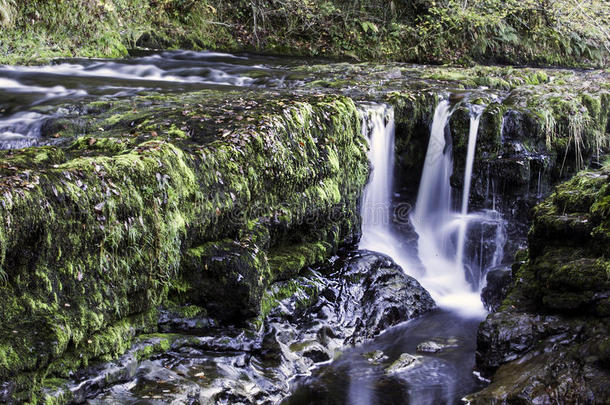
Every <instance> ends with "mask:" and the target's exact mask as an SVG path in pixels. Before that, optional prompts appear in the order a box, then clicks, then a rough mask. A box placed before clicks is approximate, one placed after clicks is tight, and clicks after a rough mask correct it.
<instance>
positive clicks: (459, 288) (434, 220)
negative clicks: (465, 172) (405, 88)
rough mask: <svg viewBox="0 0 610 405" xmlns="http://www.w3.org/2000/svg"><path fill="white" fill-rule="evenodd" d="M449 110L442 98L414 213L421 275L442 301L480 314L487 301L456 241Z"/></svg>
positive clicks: (444, 303)
mask: <svg viewBox="0 0 610 405" xmlns="http://www.w3.org/2000/svg"><path fill="white" fill-rule="evenodd" d="M450 116H451V107H450V105H449V102H447V101H441V102H440V103H439V105H438V106H437V107H436V111H435V112H434V118H433V121H432V128H431V131H430V140H429V142H428V150H427V152H426V160H425V162H424V170H423V173H422V177H421V180H420V184H419V191H418V194H417V204H416V206H415V212H414V213H413V215H412V222H413V226H414V228H415V231H416V232H417V234H418V236H419V240H418V252H419V259H420V260H421V262H422V264H423V266H424V269H425V274H424V275H423V277H421V278H420V279H419V281H420V283H421V284H422V285H423V286H424V287H425V288H426V289H427V290H428V291H429V292H430V294H431V295H432V297H433V298H434V299H435V300H436V302H437V303H438V304H439V306H442V307H448V308H451V309H456V310H458V311H460V312H461V313H464V314H472V313H474V314H477V315H478V314H481V313H482V311H483V305H482V303H481V300H480V298H479V294H478V291H475V290H473V288H472V287H471V285H470V284H469V283H468V281H467V280H466V277H465V273H464V270H463V266H462V263H461V262H459V264H458V262H457V260H456V256H457V254H456V252H457V251H456V247H455V244H454V243H453V241H454V239H455V234H456V232H458V231H459V228H460V223H461V221H459V218H456V215H455V213H454V212H452V209H451V207H452V203H451V185H450V181H449V180H450V177H451V172H452V170H453V159H452V146H451V142H450V141H449V142H448V141H447V140H450V136H449V134H448V133H447V131H448V128H447V123H448V122H449V117H450ZM472 123H473V121H471V124H472ZM477 123H478V122H477ZM474 131H476V129H473V128H472V125H471V132H474ZM475 141H476V140H475ZM473 148H474V146H473ZM466 208H467V207H466Z"/></svg>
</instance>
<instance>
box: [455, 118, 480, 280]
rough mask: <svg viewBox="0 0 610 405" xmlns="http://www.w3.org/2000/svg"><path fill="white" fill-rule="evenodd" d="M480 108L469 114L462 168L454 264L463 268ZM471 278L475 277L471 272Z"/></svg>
mask: <svg viewBox="0 0 610 405" xmlns="http://www.w3.org/2000/svg"><path fill="white" fill-rule="evenodd" d="M482 112H483V111H482V110H481V109H476V110H474V111H473V112H472V113H471V114H470V130H469V132H468V153H467V155H466V167H465V168H464V188H463V190H462V210H461V216H460V227H459V230H458V240H457V252H456V255H455V264H456V266H457V267H458V268H460V267H461V268H462V272H464V271H465V269H464V242H465V239H466V228H467V227H468V199H469V198H470V184H471V182H472V166H473V164H474V155H475V152H476V146H477V135H478V133H479V122H480V120H481V114H482ZM471 279H475V276H474V274H471Z"/></svg>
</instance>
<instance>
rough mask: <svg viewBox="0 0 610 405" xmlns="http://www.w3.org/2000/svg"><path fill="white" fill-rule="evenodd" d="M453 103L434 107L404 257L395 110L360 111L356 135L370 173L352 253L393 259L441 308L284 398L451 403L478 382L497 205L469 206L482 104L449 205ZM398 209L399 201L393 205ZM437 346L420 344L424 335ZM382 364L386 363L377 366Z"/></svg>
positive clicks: (498, 246) (499, 230)
mask: <svg viewBox="0 0 610 405" xmlns="http://www.w3.org/2000/svg"><path fill="white" fill-rule="evenodd" d="M454 107H455V106H451V105H450V103H449V102H448V101H442V102H440V103H439V105H438V106H437V108H436V111H435V113H434V118H433V122H432V126H431V131H430V140H429V144H428V150H427V153H426V159H425V163H424V169H423V172H422V177H421V181H420V187H419V192H418V195H417V203H416V206H415V210H414V211H413V212H412V213H411V218H410V219H411V222H412V225H413V228H414V230H415V232H416V233H417V235H418V242H417V252H418V253H417V257H410V253H409V252H410V250H409V249H407V248H406V246H405V243H406V242H405V241H406V240H407V238H405V235H401V233H400V232H399V231H397V230H396V229H395V226H394V223H393V220H396V219H397V218H401V217H402V216H401V215H396V212H394V213H392V209H391V207H396V206H397V205H395V204H392V198H393V178H392V174H393V171H394V130H395V128H394V123H393V111H392V109H391V108H389V107H387V106H384V105H372V106H371V105H368V106H364V107H363V117H364V118H363V131H364V133H365V134H366V135H367V136H368V138H369V140H370V150H369V158H370V161H371V165H372V174H371V177H370V179H369V183H368V185H367V187H366V188H365V191H364V197H363V203H362V220H363V226H362V232H363V234H362V239H361V241H360V244H359V246H358V247H359V249H368V250H374V251H378V252H381V253H385V254H387V255H389V256H391V257H392V258H393V259H394V260H395V261H396V263H397V264H399V265H400V266H401V267H402V268H403V270H404V271H405V272H406V273H407V274H409V275H411V276H413V277H415V278H417V280H418V281H419V282H420V283H421V284H422V285H423V286H424V287H425V288H426V289H427V290H428V291H429V292H430V293H431V295H432V296H433V298H434V299H435V301H436V302H437V304H438V305H439V307H440V308H439V309H438V310H436V311H433V312H432V313H429V314H427V315H424V316H422V317H421V318H419V319H416V320H413V321H410V322H407V323H404V324H401V325H398V326H396V327H393V328H391V329H389V330H387V331H386V332H385V333H383V334H381V335H380V336H378V337H377V338H375V339H373V340H371V341H368V342H366V343H365V344H363V345H361V346H359V347H356V348H354V349H350V350H347V351H345V352H344V353H343V354H342V355H341V357H340V358H339V359H337V360H335V361H334V362H333V363H332V364H330V365H329V366H326V367H323V368H322V369H320V370H317V371H316V372H314V373H313V375H312V376H311V377H309V378H306V379H302V380H300V381H298V382H297V383H296V386H295V388H294V394H293V396H292V397H291V398H290V400H289V401H287V403H288V404H291V405H295V404H312V403H323V404H344V403H348V404H354V405H369V404H382V403H383V404H385V403H388V404H399V403H411V404H418V405H419V404H454V403H460V400H461V398H462V397H463V396H464V395H466V394H468V393H470V392H473V391H475V390H477V389H479V388H481V386H482V385H484V382H483V381H481V380H479V379H478V378H477V376H476V375H474V374H473V366H474V351H475V348H476V329H477V326H478V324H479V322H480V321H481V319H482V317H483V316H484V314H485V311H484V308H483V305H482V302H481V299H480V292H481V288H482V284H483V283H482V280H484V278H485V274H486V271H487V270H489V269H490V268H492V267H494V266H496V265H498V264H499V263H500V262H501V260H502V256H503V246H504V242H505V240H506V231H505V226H504V221H503V220H502V217H501V215H500V214H499V213H498V212H497V211H495V210H486V211H481V212H476V213H469V212H468V200H469V194H470V186H471V177H472V171H473V164H474V157H475V151H476V137H477V132H478V126H479V119H480V116H481V109H480V108H478V107H474V108H473V109H472V113H471V121H470V131H469V134H463V135H465V136H466V135H467V136H468V139H469V141H468V151H467V158H466V167H465V179H464V188H463V190H462V202H461V210H460V211H454V210H453V206H454V205H455V204H453V201H452V195H453V192H452V189H451V185H450V177H451V174H452V172H453V159H452V152H453V151H452V144H451V134H450V132H449V130H448V124H449V120H450V117H451V113H452V111H453V108H454ZM398 206H399V205H398ZM430 340H431V341H433V342H436V343H439V344H440V345H441V346H442V347H443V348H442V349H441V350H439V351H438V352H436V353H429V352H424V353H421V350H418V349H419V347H420V345H422V344H425V343H426V342H427V341H430ZM366 353H380V354H379V356H381V357H382V358H383V357H387V358H389V359H392V360H395V359H399V358H400V356H401V355H405V353H406V354H407V356H408V355H410V356H415V358H417V361H415V363H414V364H413V365H411V366H409V367H408V370H407V371H403V372H401V373H398V374H392V373H391V372H390V373H389V372H388V368H387V367H385V368H384V367H383V366H381V365H379V364H377V363H376V362H375V361H373V362H372V363H371V361H369V360H370V359H369V360H367V355H366ZM384 364H385V363H384Z"/></svg>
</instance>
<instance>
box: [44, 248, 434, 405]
mask: <svg viewBox="0 0 610 405" xmlns="http://www.w3.org/2000/svg"><path fill="white" fill-rule="evenodd" d="M264 307H265V308H266V309H265V311H266V312H267V313H266V317H265V318H264V319H261V320H260V325H261V328H260V329H259V332H255V331H252V330H248V329H238V328H220V327H213V326H211V325H209V323H207V324H206V326H207V329H193V330H190V331H189V330H183V332H184V331H186V332H191V333H192V332H193V331H197V332H196V335H188V334H178V333H165V334H155V335H143V336H141V337H139V338H138V339H137V342H138V343H137V344H136V345H134V347H133V348H132V349H130V351H129V352H128V353H126V354H125V355H124V356H122V357H121V358H120V359H119V360H117V361H115V362H111V363H107V364H105V365H102V366H97V367H92V368H90V369H89V370H83V371H81V372H80V374H77V375H76V377H77V379H76V380H72V381H69V380H68V381H64V382H63V383H62V384H60V386H59V387H57V388H54V389H49V390H47V391H46V394H47V395H48V397H47V398H61V399H62V401H65V400H67V399H68V400H71V401H74V402H83V401H85V400H88V401H89V403H94V404H95V403H108V402H130V401H136V400H138V399H142V398H150V399H154V400H158V401H163V402H167V403H169V402H172V401H178V402H191V401H195V402H199V403H210V404H212V403H222V402H223V401H225V402H228V403H243V404H271V403H278V402H279V401H281V399H282V398H284V397H286V396H287V395H288V394H289V392H290V389H289V384H288V381H289V380H290V379H291V378H293V377H294V376H295V375H297V374H304V373H308V372H309V370H310V369H311V368H312V367H314V366H315V365H318V364H320V363H322V362H326V361H328V360H331V359H333V358H335V357H336V356H338V355H340V352H341V350H343V349H345V348H346V347H349V346H351V345H353V344H355V343H357V342H361V341H362V340H364V339H366V338H370V337H373V336H376V335H378V334H379V333H380V332H382V331H383V330H385V329H386V328H388V327H390V326H392V325H395V324H397V323H399V322H403V321H406V320H409V319H413V318H415V317H418V316H419V315H422V314H424V313H426V312H427V311H429V310H431V309H433V308H434V307H435V304H434V302H433V301H432V299H431V298H430V295H429V294H428V292H427V291H426V290H424V289H423V288H422V287H421V286H420V285H419V283H418V282H417V281H415V279H413V278H411V277H409V276H407V275H405V274H404V272H403V270H402V269H401V268H400V267H398V266H397V265H396V264H395V263H394V262H393V261H392V260H391V259H390V258H389V257H387V256H385V255H381V254H378V253H373V252H367V251H357V252H352V253H349V254H348V255H346V256H342V257H340V258H338V259H336V260H334V261H332V262H329V263H327V264H324V265H322V266H319V267H317V268H315V269H311V270H309V271H307V272H306V273H305V274H304V275H303V276H300V277H297V278H294V279H292V280H290V281H283V282H278V283H275V284H274V285H273V286H272V287H271V288H270V289H269V290H268V291H267V292H266V295H265V300H264ZM174 317H176V315H175V314H174ZM204 323H205V322H204ZM181 325H182V326H181V327H182V328H184V326H185V325H186V323H185V322H183V323H181ZM173 331H174V332H176V330H173ZM261 370H264V372H261ZM159 380H162V381H163V382H162V383H160V382H159Z"/></svg>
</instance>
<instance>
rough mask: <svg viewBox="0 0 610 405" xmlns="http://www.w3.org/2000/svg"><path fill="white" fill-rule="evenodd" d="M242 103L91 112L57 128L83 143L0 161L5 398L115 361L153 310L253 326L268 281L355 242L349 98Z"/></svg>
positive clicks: (145, 328) (21, 397) (21, 396)
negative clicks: (182, 310)
mask: <svg viewBox="0 0 610 405" xmlns="http://www.w3.org/2000/svg"><path fill="white" fill-rule="evenodd" d="M172 97H173V98H172ZM243 97H244V92H241V93H237V92H231V91H227V92H223V93H222V95H220V93H218V92H214V91H200V92H196V93H189V94H188V95H180V96H158V95H157V96H154V95H148V96H141V97H136V98H135V99H131V100H129V101H113V102H110V103H105V102H98V103H96V105H93V104H92V105H89V106H88V107H87V108H85V110H87V109H88V112H89V113H92V111H93V113H95V114H94V115H95V116H92V117H85V118H86V120H87V126H86V127H78V128H75V127H71V126H70V125H68V123H66V124H65V125H63V126H62V127H61V129H62V130H63V133H61V134H60V135H58V136H69V135H78V134H79V133H80V134H84V136H80V137H77V138H76V140H75V141H65V142H64V143H65V145H67V146H57V145H56V146H44V147H37V148H30V149H24V150H13V151H2V152H0V174H1V177H0V278H1V280H0V282H1V284H0V301H1V302H2V311H1V312H0V388H1V389H2V392H3V393H4V395H5V396H8V397H9V398H11V397H12V398H13V399H14V400H15V401H17V402H23V401H32V402H37V401H39V400H40V397H37V395H38V392H39V391H38V390H39V388H40V387H41V386H42V385H43V384H44V385H48V384H49V381H52V380H53V379H55V378H66V377H67V376H68V374H69V373H70V371H72V370H75V369H78V368H81V367H85V366H87V365H88V364H89V363H91V362H93V361H98V360H99V361H108V360H110V359H112V358H113V357H116V356H117V355H119V354H121V353H123V352H124V351H125V350H127V349H128V348H129V346H130V345H131V343H132V341H133V338H134V336H136V335H137V334H140V333H147V332H151V331H155V330H156V327H157V321H158V311H159V308H160V307H162V306H167V305H173V304H178V305H183V304H193V305H196V306H198V307H203V308H204V309H206V310H207V314H208V316H210V317H212V318H215V319H217V320H219V322H221V323H239V322H243V321H245V320H247V319H250V318H253V317H255V316H256V315H257V314H258V313H259V311H260V306H261V300H262V297H263V292H264V290H265V289H266V287H268V286H269V285H270V283H272V282H273V281H276V280H282V279H288V278H290V277H293V276H294V275H295V274H297V273H298V271H299V270H300V269H301V268H303V267H304V266H308V265H311V264H314V263H317V262H320V261H321V260H323V259H324V258H326V257H329V256H330V255H331V254H333V253H334V252H335V251H336V250H337V248H338V246H339V245H340V244H342V243H346V242H350V241H352V240H355V239H356V238H357V237H358V235H359V232H360V231H359V229H360V219H359V207H358V205H359V200H360V195H361V192H362V188H363V186H364V185H365V183H366V180H367V177H368V171H369V166H368V160H367V155H366V151H367V142H366V140H365V139H364V137H363V136H362V134H361V130H360V127H361V122H360V120H361V118H360V116H359V113H358V112H357V109H356V106H355V104H354V103H353V101H351V100H350V99H348V98H345V97H342V96H319V97H309V98H304V97H301V98H299V97H291V99H290V100H287V99H285V98H282V97H280V96H279V95H277V96H274V95H273V94H271V95H269V94H267V95H265V96H264V97H265V98H266V100H265V99H262V98H261V97H259V98H258V100H256V97H254V96H253V97H254V98H253V99H252V100H248V99H244V98H243ZM117 111H118V112H119V113H117ZM138 111H141V113H138ZM145 117H146V119H145ZM227 117H230V124H229V123H228V120H227ZM224 123H227V124H226V125H225V124H224ZM66 139H73V138H71V137H68V138H66ZM5 399H6V398H5Z"/></svg>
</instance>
